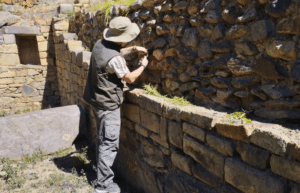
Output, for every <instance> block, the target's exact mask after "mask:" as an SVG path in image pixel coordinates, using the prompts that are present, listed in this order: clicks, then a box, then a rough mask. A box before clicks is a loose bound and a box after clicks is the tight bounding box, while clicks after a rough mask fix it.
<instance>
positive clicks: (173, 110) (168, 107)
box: [163, 103, 180, 122]
mask: <svg viewBox="0 0 300 193" xmlns="http://www.w3.org/2000/svg"><path fill="white" fill-rule="evenodd" d="M163 117H166V118H168V119H173V120H176V121H177V122H180V109H178V108H177V106H176V105H174V104H171V103H164V105H163Z"/></svg>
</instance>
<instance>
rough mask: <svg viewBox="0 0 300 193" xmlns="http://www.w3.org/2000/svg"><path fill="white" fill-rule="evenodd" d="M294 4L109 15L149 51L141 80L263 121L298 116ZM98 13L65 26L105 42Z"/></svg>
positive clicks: (149, 3) (156, 7)
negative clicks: (130, 26) (136, 31)
mask: <svg viewBox="0 0 300 193" xmlns="http://www.w3.org/2000/svg"><path fill="white" fill-rule="evenodd" d="M299 6H300V3H299V1H297V0H271V1H264V0H231V1H227V0H201V1H196V0H187V1H180V0H167V1H163V0H145V1H141V0H138V1H136V2H134V3H133V4H132V5H131V6H130V7H129V11H128V9H127V7H126V6H122V5H117V6H113V7H112V8H111V9H110V13H111V16H112V17H114V16H117V15H127V16H128V17H129V18H130V19H131V20H132V21H133V22H136V23H138V25H139V27H140V28H141V34H140V36H139V38H138V39H137V40H136V41H135V43H136V44H138V45H141V46H145V47H146V48H147V49H149V52H150V57H149V61H150V65H149V66H148V70H147V72H146V73H145V74H144V76H143V77H142V80H143V81H144V82H150V83H152V84H156V85H157V86H158V87H159V88H160V90H161V91H162V92H164V93H166V94H169V95H173V96H185V97H186V98H187V99H188V100H190V101H193V102H195V103H199V104H202V105H207V106H210V105H209V104H215V105H219V106H220V105H221V106H223V107H225V108H230V109H239V108H243V109H246V110H250V111H253V112H254V113H255V115H257V116H259V117H263V118H268V119H277V118H279V119H280V118H288V119H298V118H300V111H299V109H298V108H299V104H300V103H299V93H300V92H299V91H300V90H299V80H300V78H299V69H300V67H299V66H300V63H299V59H300V58H299V54H298V52H299V45H298V44H299V38H298V37H299V33H300V26H299V21H300V20H299V19H300V17H299V16H298V15H299ZM107 24H108V22H107V20H106V19H105V17H104V16H103V14H102V13H101V11H92V12H90V11H87V10H81V11H78V12H76V14H75V19H74V20H72V21H71V22H70V30H71V32H75V33H76V34H78V37H79V39H80V40H82V41H83V43H84V46H87V47H89V48H90V49H92V47H93V45H94V43H95V42H96V41H97V40H98V39H99V38H102V32H103V30H104V29H105V27H107Z"/></svg>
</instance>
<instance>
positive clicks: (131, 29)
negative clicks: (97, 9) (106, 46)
mask: <svg viewBox="0 0 300 193" xmlns="http://www.w3.org/2000/svg"><path fill="white" fill-rule="evenodd" d="M139 33H140V28H139V27H138V26H137V24H135V23H132V22H131V21H130V19H129V18H127V17H115V18H113V19H112V20H111V21H110V22H109V28H106V29H105V30H104V31H103V37H104V39H105V40H107V41H111V42H122V43H123V42H124V43H126V42H130V41H132V40H134V39H135V38H136V37H137V36H138V35H139Z"/></svg>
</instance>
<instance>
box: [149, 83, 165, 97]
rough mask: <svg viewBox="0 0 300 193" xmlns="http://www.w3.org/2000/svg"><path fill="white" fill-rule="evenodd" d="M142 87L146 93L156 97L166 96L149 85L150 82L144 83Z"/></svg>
mask: <svg viewBox="0 0 300 193" xmlns="http://www.w3.org/2000/svg"><path fill="white" fill-rule="evenodd" d="M144 89H145V90H146V93H147V94H148V95H153V96H157V97H162V98H166V96H163V95H161V94H160V93H159V92H158V91H157V89H156V87H154V86H151V85H150V84H145V85H144Z"/></svg>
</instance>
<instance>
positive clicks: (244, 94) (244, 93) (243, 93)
mask: <svg viewBox="0 0 300 193" xmlns="http://www.w3.org/2000/svg"><path fill="white" fill-rule="evenodd" d="M234 95H235V96H237V97H240V98H247V97H249V95H250V93H249V92H248V91H245V90H243V91H237V92H235V93H234Z"/></svg>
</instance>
